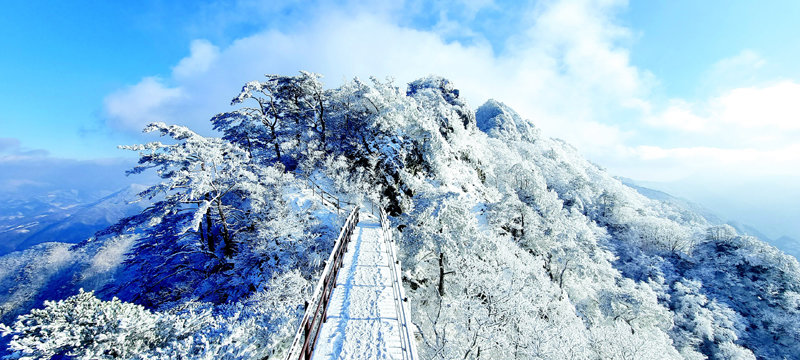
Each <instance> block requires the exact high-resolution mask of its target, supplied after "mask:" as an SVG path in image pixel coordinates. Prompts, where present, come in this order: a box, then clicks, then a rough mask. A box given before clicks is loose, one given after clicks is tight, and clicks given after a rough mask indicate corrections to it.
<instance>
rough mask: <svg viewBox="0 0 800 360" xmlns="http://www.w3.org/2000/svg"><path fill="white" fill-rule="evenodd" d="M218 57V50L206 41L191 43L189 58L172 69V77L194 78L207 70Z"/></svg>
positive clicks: (182, 60)
mask: <svg viewBox="0 0 800 360" xmlns="http://www.w3.org/2000/svg"><path fill="white" fill-rule="evenodd" d="M217 56H219V48H217V47H216V46H214V45H212V44H211V43H210V42H208V41H207V40H195V41H192V44H191V46H190V55H189V57H186V58H183V59H181V61H180V62H178V65H176V66H175V67H174V68H172V75H173V76H175V77H176V78H188V77H190V76H196V75H198V74H201V73H203V72H205V71H206V70H208V68H209V66H211V64H212V63H213V62H214V61H215V60H216V59H217Z"/></svg>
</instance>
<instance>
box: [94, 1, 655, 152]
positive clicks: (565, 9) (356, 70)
mask: <svg viewBox="0 0 800 360" xmlns="http://www.w3.org/2000/svg"><path fill="white" fill-rule="evenodd" d="M621 5H622V3H619V2H608V1H582V2H557V3H548V4H547V5H539V6H536V7H535V8H533V9H531V11H530V12H529V14H527V15H525V16H527V18H528V21H527V23H528V24H529V28H528V29H527V31H525V32H523V33H521V34H520V36H518V37H516V38H515V39H514V45H513V46H509V48H508V50H507V51H505V52H504V53H503V54H500V55H498V54H495V52H494V51H493V49H492V46H491V45H490V44H489V43H488V41H485V40H482V41H481V40H480V39H478V41H471V42H470V43H469V44H461V43H458V42H448V41H446V40H444V38H443V37H442V36H443V35H442V34H440V33H438V32H437V31H436V29H434V30H432V31H420V30H416V29H412V28H409V27H404V26H400V25H398V24H397V22H396V21H394V20H393V19H395V18H398V17H397V16H393V15H392V14H391V13H389V14H385V13H383V12H379V13H370V12H368V11H367V10H368V9H367V8H365V7H348V9H346V10H341V9H338V10H337V9H330V8H326V9H325V11H324V13H323V12H322V11H321V12H320V13H319V14H316V15H315V16H314V17H313V18H312V19H309V21H307V22H304V23H303V24H300V25H298V26H295V27H292V28H291V29H272V30H267V31H263V32H260V33H257V34H254V35H252V36H248V37H244V38H241V39H238V40H236V41H234V42H233V43H231V44H230V45H229V46H227V47H225V48H222V49H220V48H217V47H215V46H214V45H212V44H210V43H209V42H207V41H195V42H193V43H192V47H191V54H190V55H189V56H188V57H186V58H184V59H183V60H181V61H180V62H179V63H178V64H177V65H176V66H175V67H174V68H173V72H172V77H171V78H169V79H167V80H165V81H160V80H158V79H155V78H145V79H144V80H142V82H140V83H139V84H137V85H135V86H132V87H130V88H128V89H123V90H121V91H120V92H118V93H115V94H112V95H111V96H109V97H108V98H107V100H106V113H107V114H108V115H109V118H110V120H111V123H112V124H115V125H116V126H117V127H120V128H124V129H131V130H135V131H138V130H139V128H140V127H141V125H142V124H145V123H147V122H149V121H153V120H159V121H166V122H178V123H182V124H185V125H189V126H192V127H193V128H197V129H198V130H200V131H203V130H207V129H208V119H209V118H210V117H211V116H213V115H214V114H215V113H217V112H220V111H225V110H227V109H228V108H227V107H226V106H227V104H228V103H229V101H230V98H232V97H233V96H234V95H235V94H236V93H237V92H238V90H239V89H240V88H241V85H242V84H243V83H244V82H246V81H250V80H253V79H260V78H262V76H263V74H264V73H282V74H294V73H296V72H297V71H298V70H303V69H305V70H310V71H314V72H319V73H321V74H323V75H325V76H326V82H327V83H328V84H329V85H336V84H338V83H341V82H342V81H343V80H345V79H349V78H352V77H353V76H359V77H362V78H364V77H367V76H370V75H375V76H378V77H385V76H392V77H394V78H396V80H397V82H398V85H400V86H402V84H403V83H405V82H408V81H411V80H414V79H416V78H418V77H422V76H425V75H428V74H431V73H434V74H438V75H442V76H445V77H448V78H450V79H451V80H452V81H453V82H454V83H455V84H456V86H457V87H458V88H460V89H461V90H462V94H463V95H464V96H465V97H466V98H467V100H468V101H469V102H470V104H471V105H472V106H473V107H477V106H478V105H480V104H481V103H482V102H483V101H485V100H487V99H488V98H490V97H492V98H497V99H499V100H501V101H504V102H506V103H508V104H509V105H510V106H512V107H514V108H515V109H517V110H518V111H519V112H520V113H521V114H523V116H526V117H530V118H532V119H534V121H536V122H537V124H538V125H539V126H541V127H542V128H543V129H544V130H545V131H546V133H548V134H549V135H551V136H557V137H561V138H564V139H565V140H567V141H570V142H573V143H575V144H576V145H578V147H579V148H581V149H582V150H584V151H592V150H597V149H600V148H602V147H604V146H607V145H608V144H609V143H611V142H614V141H622V139H623V138H624V137H625V134H624V133H625V132H624V131H621V130H619V129H618V128H617V127H616V126H615V125H613V124H611V123H609V122H607V121H606V120H609V118H610V113H613V111H614V110H611V111H609V110H608V109H609V108H615V107H620V108H624V107H625V106H624V105H618V104H630V103H634V102H636V101H638V99H639V97H640V96H641V94H643V93H645V92H646V89H647V86H648V85H647V84H646V82H647V81H646V79H645V78H646V76H645V75H646V74H642V73H641V72H640V71H639V70H638V69H636V68H635V67H633V66H631V65H630V63H629V60H628V53H627V50H625V49H624V48H622V47H621V46H618V45H617V43H619V42H620V41H623V40H625V39H626V38H627V37H628V32H627V31H626V30H625V29H624V28H621V27H618V26H616V25H614V24H613V21H612V19H611V18H612V17H613V14H614V12H615V11H616V10H618V9H619V8H620V6H621ZM491 6H493V5H492V4H491V3H490V2H486V1H478V2H475V3H474V6H472V7H471V8H470V9H467V10H469V11H467V12H468V13H470V14H472V15H473V16H474V14H475V13H476V12H477V11H479V10H480V9H482V8H485V7H491ZM178 115H179V116H178ZM604 121H606V123H603V122H604ZM576 123H577V126H576ZM576 127H577V128H581V129H602V132H603V134H605V136H603V137H598V136H592V134H590V133H586V132H580V131H574V129H575V128H576Z"/></svg>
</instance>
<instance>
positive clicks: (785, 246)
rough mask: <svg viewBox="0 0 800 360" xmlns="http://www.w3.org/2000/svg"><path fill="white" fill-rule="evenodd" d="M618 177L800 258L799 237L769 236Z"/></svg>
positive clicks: (650, 194) (654, 196)
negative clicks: (774, 237)
mask: <svg viewBox="0 0 800 360" xmlns="http://www.w3.org/2000/svg"><path fill="white" fill-rule="evenodd" d="M616 178H617V179H619V180H620V181H622V183H623V184H625V185H627V186H629V187H631V188H633V189H635V190H636V191H637V192H639V193H640V194H642V195H644V196H646V197H648V198H650V199H653V200H659V201H664V202H667V203H671V204H675V205H677V206H681V207H684V208H686V209H689V210H691V211H693V212H695V213H698V214H700V215H702V216H703V217H704V218H706V220H708V222H710V223H712V224H715V225H722V224H727V225H730V226H733V228H734V229H736V231H737V232H739V233H740V234H743V235H750V236H754V237H757V238H759V239H761V240H762V241H765V242H767V243H770V244H772V245H774V246H775V247H777V248H778V249H781V250H783V252H785V253H787V254H789V255H792V256H794V257H795V258H797V259H800V241H798V240H797V239H794V238H792V237H789V236H786V235H784V236H781V237H779V238H776V239H773V238H770V237H769V236H767V235H764V233H763V232H761V231H760V230H758V229H756V228H755V227H753V226H750V225H748V224H744V223H741V222H739V221H736V220H727V221H726V220H722V219H721V218H720V217H719V216H717V215H716V214H715V213H714V212H713V211H712V210H709V209H708V208H706V207H704V206H702V205H700V204H697V203H695V202H693V201H690V200H686V199H683V198H679V197H676V196H673V195H670V194H668V193H666V192H663V191H660V190H655V189H651V188H648V187H645V186H642V185H639V184H638V183H636V180H633V179H629V178H625V177H616Z"/></svg>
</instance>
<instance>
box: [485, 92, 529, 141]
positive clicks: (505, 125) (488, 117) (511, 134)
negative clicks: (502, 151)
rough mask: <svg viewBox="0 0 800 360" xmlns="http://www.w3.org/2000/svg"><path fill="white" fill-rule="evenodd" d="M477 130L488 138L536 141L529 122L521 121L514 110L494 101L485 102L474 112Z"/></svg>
mask: <svg viewBox="0 0 800 360" xmlns="http://www.w3.org/2000/svg"><path fill="white" fill-rule="evenodd" d="M475 119H476V122H477V126H478V129H480V130H481V131H483V132H485V133H487V134H489V136H493V137H497V138H503V139H509V140H526V141H531V142H533V141H536V139H538V138H539V129H537V128H536V127H535V126H534V125H533V123H532V122H531V121H530V120H526V119H523V118H522V117H521V116H520V115H519V114H517V112H516V111H514V109H512V108H510V107H509V106H507V105H506V104H503V103H502V102H500V101H497V100H495V99H489V100H487V101H486V102H485V103H484V104H483V105H481V106H480V107H479V108H478V110H476V111H475Z"/></svg>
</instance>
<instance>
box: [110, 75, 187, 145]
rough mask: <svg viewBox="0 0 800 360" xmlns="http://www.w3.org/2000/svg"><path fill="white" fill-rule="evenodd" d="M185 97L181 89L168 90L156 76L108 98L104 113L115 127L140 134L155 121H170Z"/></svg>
mask: <svg viewBox="0 0 800 360" xmlns="http://www.w3.org/2000/svg"><path fill="white" fill-rule="evenodd" d="M183 97H184V91H183V89H181V88H169V87H167V86H166V85H164V83H163V82H162V81H161V80H160V79H158V78H156V77H146V78H144V79H142V81H140V82H139V83H138V84H136V85H133V86H130V87H128V88H125V89H122V90H120V91H118V92H115V93H113V94H111V95H109V96H107V97H106V99H105V112H106V115H107V116H108V118H109V122H110V124H111V125H112V127H115V128H118V129H122V130H126V131H133V132H139V131H142V128H144V126H145V125H147V124H149V123H151V122H155V121H169V120H170V118H171V115H172V114H173V113H174V112H173V110H174V108H175V105H176V102H178V101H180V100H181V99H182V98H183Z"/></svg>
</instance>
